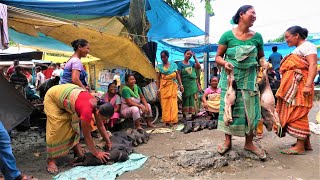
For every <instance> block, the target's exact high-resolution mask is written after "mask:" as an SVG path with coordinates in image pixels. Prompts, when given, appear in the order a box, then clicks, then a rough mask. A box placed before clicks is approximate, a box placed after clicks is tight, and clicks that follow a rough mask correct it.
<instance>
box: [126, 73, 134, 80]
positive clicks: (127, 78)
mask: <svg viewBox="0 0 320 180" xmlns="http://www.w3.org/2000/svg"><path fill="white" fill-rule="evenodd" d="M130 76H133V77H134V75H133V74H126V76H125V77H124V81H125V82H128V80H129V77H130Z"/></svg>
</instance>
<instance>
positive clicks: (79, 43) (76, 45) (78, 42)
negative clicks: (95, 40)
mask: <svg viewBox="0 0 320 180" xmlns="http://www.w3.org/2000/svg"><path fill="white" fill-rule="evenodd" d="M88 43H89V42H88V41H87V40H85V39H77V40H74V41H73V42H72V43H71V45H72V47H73V50H74V51H77V50H78V48H79V46H81V47H85V46H86V45H87V44H88Z"/></svg>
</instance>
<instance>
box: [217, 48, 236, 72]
mask: <svg viewBox="0 0 320 180" xmlns="http://www.w3.org/2000/svg"><path fill="white" fill-rule="evenodd" d="M226 51H227V46H226V45H221V44H220V45H219V46H218V50H217V54H216V62H217V64H218V65H219V66H222V67H224V69H225V71H226V73H227V74H229V73H230V72H231V71H232V69H233V65H232V64H231V63H229V62H227V61H225V60H224V59H223V56H224V54H225V53H226Z"/></svg>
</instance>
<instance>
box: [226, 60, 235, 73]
mask: <svg viewBox="0 0 320 180" xmlns="http://www.w3.org/2000/svg"><path fill="white" fill-rule="evenodd" d="M233 67H234V66H233V65H232V64H231V63H229V62H226V63H224V69H225V71H226V73H227V74H230V72H231V71H232V70H233Z"/></svg>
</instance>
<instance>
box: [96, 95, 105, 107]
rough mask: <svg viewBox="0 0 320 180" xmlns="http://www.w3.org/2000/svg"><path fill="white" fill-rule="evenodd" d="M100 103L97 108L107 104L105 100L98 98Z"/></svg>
mask: <svg viewBox="0 0 320 180" xmlns="http://www.w3.org/2000/svg"><path fill="white" fill-rule="evenodd" d="M97 99H98V101H97V106H101V105H102V104H104V103H106V101H105V100H104V99H101V98H98V97H97Z"/></svg>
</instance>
